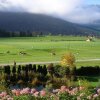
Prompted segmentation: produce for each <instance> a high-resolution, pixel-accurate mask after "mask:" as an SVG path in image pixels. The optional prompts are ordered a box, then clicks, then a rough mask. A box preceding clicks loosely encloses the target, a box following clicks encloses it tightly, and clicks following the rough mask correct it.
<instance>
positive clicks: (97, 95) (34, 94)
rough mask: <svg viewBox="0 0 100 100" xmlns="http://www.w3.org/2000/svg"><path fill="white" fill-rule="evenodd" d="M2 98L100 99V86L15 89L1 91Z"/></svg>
mask: <svg viewBox="0 0 100 100" xmlns="http://www.w3.org/2000/svg"><path fill="white" fill-rule="evenodd" d="M0 100H100V88H97V89H96V88H95V89H93V88H91V89H86V88H85V87H81V86H80V87H74V88H73V87H70V88H68V87H66V86H61V88H59V89H53V90H52V91H51V92H48V91H46V90H45V89H44V90H41V91H37V90H36V89H35V88H32V89H30V88H23V89H14V90H11V93H7V92H1V93H0Z"/></svg>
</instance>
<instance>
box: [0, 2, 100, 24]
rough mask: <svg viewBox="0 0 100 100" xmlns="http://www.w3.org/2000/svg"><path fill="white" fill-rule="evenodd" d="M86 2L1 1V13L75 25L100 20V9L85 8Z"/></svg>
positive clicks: (96, 7) (94, 7)
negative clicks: (34, 15)
mask: <svg viewBox="0 0 100 100" xmlns="http://www.w3.org/2000/svg"><path fill="white" fill-rule="evenodd" d="M85 1H86V0H0V11H10V12H30V13H39V14H46V15H51V16H55V17H59V18H62V19H65V20H68V21H71V22H75V23H91V22H93V21H95V20H100V7H98V6H93V7H92V6H88V7H86V6H84V4H85Z"/></svg>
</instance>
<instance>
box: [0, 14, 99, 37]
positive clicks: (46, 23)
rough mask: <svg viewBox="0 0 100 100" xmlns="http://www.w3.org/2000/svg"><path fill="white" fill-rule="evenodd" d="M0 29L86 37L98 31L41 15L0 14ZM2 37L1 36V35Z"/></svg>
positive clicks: (96, 33)
mask: <svg viewBox="0 0 100 100" xmlns="http://www.w3.org/2000/svg"><path fill="white" fill-rule="evenodd" d="M0 29H2V30H5V31H10V32H29V33H31V32H43V34H49V33H52V34H53V35H57V34H63V35H87V34H91V33H95V35H99V34H98V32H99V30H96V29H93V28H90V27H88V26H86V25H78V24H75V23H70V22H67V21H65V20H61V19H58V18H54V17H51V16H47V15H42V14H31V13H11V12H0ZM1 36H2V35H1Z"/></svg>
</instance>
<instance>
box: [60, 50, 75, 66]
mask: <svg viewBox="0 0 100 100" xmlns="http://www.w3.org/2000/svg"><path fill="white" fill-rule="evenodd" d="M61 65H62V66H66V67H67V66H70V67H74V66H75V56H74V55H73V54H72V53H71V52H69V53H67V54H64V55H63V56H62V58H61Z"/></svg>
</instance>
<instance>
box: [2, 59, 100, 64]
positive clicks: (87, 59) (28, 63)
mask: <svg viewBox="0 0 100 100" xmlns="http://www.w3.org/2000/svg"><path fill="white" fill-rule="evenodd" d="M85 61H100V58H98V59H84V60H76V62H85ZM59 62H60V61H48V62H18V63H16V64H17V65H26V64H49V63H59ZM13 64H14V63H5V64H0V66H5V65H13Z"/></svg>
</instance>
